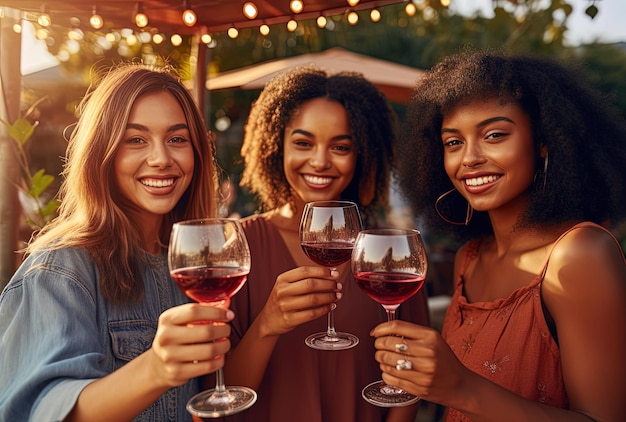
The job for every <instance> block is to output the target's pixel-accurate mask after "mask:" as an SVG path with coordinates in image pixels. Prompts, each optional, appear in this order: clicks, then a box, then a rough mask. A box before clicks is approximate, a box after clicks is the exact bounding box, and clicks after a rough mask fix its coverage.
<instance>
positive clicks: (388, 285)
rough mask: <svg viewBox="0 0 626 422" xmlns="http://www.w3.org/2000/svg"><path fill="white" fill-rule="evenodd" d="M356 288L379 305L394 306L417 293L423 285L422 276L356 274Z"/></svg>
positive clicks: (377, 273) (409, 274)
mask: <svg viewBox="0 0 626 422" xmlns="http://www.w3.org/2000/svg"><path fill="white" fill-rule="evenodd" d="M354 278H355V280H356V282H357V284H358V286H359V287H360V288H361V290H363V292H365V294H366V295H368V296H369V297H370V298H372V299H374V300H375V301H376V302H378V303H380V304H381V305H383V306H384V305H390V306H394V305H397V304H399V303H402V302H404V301H405V300H407V299H408V298H410V297H411V296H413V295H414V294H415V293H417V292H418V291H419V290H420V289H421V288H422V285H423V284H424V278H425V277H424V275H417V274H411V273H386V272H383V271H381V272H372V271H364V272H356V273H354Z"/></svg>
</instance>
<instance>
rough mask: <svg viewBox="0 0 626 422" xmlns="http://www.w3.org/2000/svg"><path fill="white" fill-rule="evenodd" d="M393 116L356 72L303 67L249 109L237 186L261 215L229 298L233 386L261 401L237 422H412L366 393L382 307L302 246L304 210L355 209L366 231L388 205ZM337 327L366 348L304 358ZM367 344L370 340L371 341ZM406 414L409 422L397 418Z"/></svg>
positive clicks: (421, 318)
mask: <svg viewBox="0 0 626 422" xmlns="http://www.w3.org/2000/svg"><path fill="white" fill-rule="evenodd" d="M395 130H396V117H395V114H394V113H393V111H392V110H391V108H390V106H389V104H388V102H387V101H386V99H385V97H384V96H383V95H382V94H381V93H380V92H379V91H378V90H377V89H376V87H374V85H372V84H371V83H370V82H368V81H367V80H366V79H364V78H363V76H362V75H361V74H358V73H338V74H328V73H326V72H325V71H323V70H321V69H318V68H315V67H301V68H297V69H295V70H292V71H290V72H286V73H284V74H281V75H279V76H277V77H276V78H275V79H273V80H272V81H271V82H270V83H268V84H267V85H266V87H265V89H264V90H263V91H262V92H261V94H260V96H259V98H258V99H257V100H256V102H255V103H254V105H253V107H252V110H251V112H250V116H249V118H248V122H247V125H246V127H245V135H244V142H243V146H242V156H243V159H244V163H245V167H244V172H243V176H242V180H241V184H242V185H243V186H244V187H247V188H249V189H250V191H251V192H252V193H254V194H256V195H257V196H258V199H259V202H260V204H261V207H262V211H264V212H263V213H262V214H257V215H253V216H250V217H247V218H245V219H244V220H243V221H242V223H243V226H244V229H245V231H246V236H247V237H248V242H249V244H250V249H251V255H252V268H251V271H250V275H249V276H248V282H247V283H246V285H245V286H244V288H243V289H242V290H241V291H240V292H239V293H238V294H237V295H236V297H234V298H233V302H232V308H233V310H234V311H235V313H236V314H237V315H238V317H237V319H236V320H235V321H233V324H232V325H233V335H232V336H231V341H233V347H234V348H233V351H232V353H231V354H230V355H229V358H228V359H227V362H228V365H227V366H226V367H225V371H226V379H227V380H228V382H229V383H234V384H243V385H247V386H250V387H253V388H254V389H256V390H257V392H258V401H257V403H256V404H255V405H254V406H253V407H252V408H250V409H249V410H247V411H246V412H244V413H242V414H240V415H236V416H235V417H233V418H234V420H250V421H270V420H271V421H278V422H280V421H293V420H294V418H297V419H298V420H301V421H311V422H313V421H315V422H321V421H324V422H332V421H337V422H339V421H341V422H344V421H359V422H370V421H372V422H373V421H382V420H385V417H386V416H387V415H389V418H388V419H387V420H392V419H391V417H392V415H393V414H394V413H395V417H398V419H393V420H398V421H400V420H405V421H411V422H412V421H413V420H414V418H415V412H416V410H417V409H416V408H417V406H412V407H405V408H395V409H393V410H391V411H389V409H384V408H377V407H375V406H372V405H369V404H367V403H366V402H365V401H364V400H363V399H362V398H361V389H362V388H363V387H364V386H365V385H366V384H369V383H370V382H372V381H375V380H376V379H378V378H379V377H380V370H379V368H378V364H377V363H376V361H375V360H374V359H373V358H372V354H373V353H374V348H373V345H372V342H371V339H370V338H369V331H370V330H371V329H372V328H373V327H374V326H375V325H376V324H378V323H379V322H380V321H381V320H382V318H383V315H382V313H381V310H380V309H381V307H380V305H378V304H377V303H375V302H374V301H372V300H371V299H369V298H368V297H367V296H365V295H364V294H363V293H362V292H360V291H359V289H358V287H357V285H356V282H355V281H354V280H353V279H352V275H351V271H350V268H349V263H346V264H343V265H341V266H339V268H338V270H337V271H332V272H331V271H330V270H329V269H328V268H324V267H320V266H317V265H314V264H313V262H312V261H311V260H309V258H307V257H306V255H305V254H304V252H303V251H302V249H301V247H300V241H299V235H298V228H299V224H300V218H301V215H302V211H303V207H304V205H305V203H307V202H310V201H316V200H337V199H342V200H350V201H353V202H356V203H357V204H358V205H359V207H360V210H361V213H362V215H363V216H364V217H365V218H364V219H365V221H366V223H365V224H366V225H371V224H373V222H374V221H375V219H376V217H377V214H378V213H379V211H380V210H384V209H385V208H386V206H387V195H388V190H389V178H390V170H391V165H392V159H393V153H392V141H393V140H394V135H395ZM340 299H341V303H340V304H339V306H337V308H336V310H335V318H336V320H337V321H340V324H341V327H342V328H343V329H345V330H347V331H349V332H350V333H354V334H356V335H357V336H358V337H359V338H360V339H361V342H360V343H359V344H358V345H356V346H355V347H353V348H351V349H348V350H341V351H320V350H314V349H311V348H309V347H308V346H307V345H306V344H305V342H304V339H305V338H306V337H307V335H309V334H310V333H312V332H319V331H325V330H326V314H327V313H328V312H329V311H330V310H331V309H334V308H335V306H336V302H338V301H339V300H340ZM426 306H427V305H426V301H425V295H424V294H420V295H418V296H417V297H415V298H414V299H413V300H412V301H411V303H410V304H408V303H407V306H403V311H405V313H403V315H402V317H403V318H406V319H407V320H410V321H413V322H415V323H421V324H428V313H427V307H426ZM368 340H369V341H368ZM400 416H403V417H404V418H400Z"/></svg>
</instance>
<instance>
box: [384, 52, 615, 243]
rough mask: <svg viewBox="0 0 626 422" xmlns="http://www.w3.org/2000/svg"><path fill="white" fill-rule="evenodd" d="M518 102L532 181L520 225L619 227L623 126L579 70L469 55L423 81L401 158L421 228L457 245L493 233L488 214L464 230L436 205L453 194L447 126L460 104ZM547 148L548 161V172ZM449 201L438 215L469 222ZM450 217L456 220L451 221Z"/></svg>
mask: <svg viewBox="0 0 626 422" xmlns="http://www.w3.org/2000/svg"><path fill="white" fill-rule="evenodd" d="M489 99H497V100H498V101H500V102H502V103H503V104H504V103H510V102H514V103H516V104H517V105H519V106H520V107H521V108H522V109H523V110H524V111H525V112H526V113H527V114H528V116H529V117H530V121H531V130H532V133H533V142H534V149H535V154H536V155H535V170H536V171H537V173H536V175H537V176H538V177H536V179H537V180H536V183H535V184H533V186H531V187H530V189H529V202H528V207H527V210H526V213H525V215H523V216H522V217H521V219H520V221H519V222H518V226H519V227H545V226H547V225H550V224H555V223H559V222H567V221H582V220H587V221H593V222H595V223H598V224H603V225H608V226H610V225H617V224H618V223H619V222H621V221H622V220H623V219H624V217H625V214H626V191H625V188H626V172H625V171H624V165H625V164H626V126H625V122H624V120H623V119H622V118H621V117H619V115H618V113H617V111H615V110H613V109H612V108H611V107H610V105H609V103H608V101H606V99H605V98H603V97H602V96H601V95H600V94H599V93H598V92H596V91H595V90H593V89H592V88H590V86H588V85H587V83H586V81H585V80H584V78H583V76H582V74H581V72H580V69H576V68H574V67H573V65H568V64H566V63H564V62H563V63H561V62H557V61H556V60H553V59H550V58H547V57H542V56H534V55H511V54H508V53H506V52H503V51H499V50H484V51H469V50H468V51H463V52H460V53H458V54H455V55H451V56H448V57H446V58H444V59H443V60H441V61H440V62H439V63H438V64H436V65H435V66H434V67H433V68H432V69H431V70H430V71H429V72H427V74H426V75H425V76H424V77H423V78H422V79H420V80H419V81H418V83H417V85H416V88H415V91H414V93H413V96H412V98H411V101H410V103H409V106H408V109H407V114H406V120H405V121H404V122H403V123H404V124H403V127H402V133H401V136H400V141H399V142H398V150H397V151H396V155H397V156H398V157H399V163H398V180H399V186H400V189H401V191H402V194H403V196H404V197H405V198H406V199H407V201H408V203H409V204H410V205H411V207H412V208H413V211H414V212H415V214H416V215H417V216H418V217H420V218H422V219H423V222H424V224H425V226H427V227H429V228H431V229H432V230H433V231H439V232H441V233H447V234H451V235H454V236H455V237H456V238H457V239H459V240H466V239H468V238H470V237H474V236H480V235H488V234H491V233H492V229H491V224H490V222H489V219H488V216H487V214H486V213H485V212H475V213H474V216H473V218H472V220H471V222H470V223H469V225H468V226H467V227H465V226H462V225H451V224H446V223H444V222H443V220H442V219H441V218H440V217H439V216H438V215H437V213H436V210H435V207H434V204H435V201H436V200H437V198H438V197H439V196H440V195H442V194H443V193H444V192H447V191H449V190H451V189H452V188H453V186H452V183H451V181H450V180H449V178H448V176H447V175H446V173H445V170H444V165H443V156H444V151H443V145H442V142H441V125H442V122H443V118H444V116H445V115H446V114H447V113H448V112H449V111H450V110H451V109H452V108H453V107H455V106H456V105H459V104H463V103H467V102H469V101H474V100H489ZM541 148H545V149H547V151H548V153H549V165H548V168H547V172H546V173H545V174H544V173H543V166H544V160H543V158H541V156H540V154H539V152H540V149H541ZM461 200H463V201H464V199H463V198H462V197H461V196H460V195H458V194H457V195H451V197H450V198H449V199H446V200H445V201H441V204H442V203H443V202H446V203H447V205H445V206H443V208H440V209H441V212H442V214H445V215H451V216H454V217H453V218H454V219H455V221H457V220H460V221H462V220H463V219H464V218H465V213H466V208H467V202H466V201H465V202H461ZM451 218H452V217H451Z"/></svg>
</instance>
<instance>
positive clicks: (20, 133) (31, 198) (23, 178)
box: [0, 107, 60, 229]
mask: <svg viewBox="0 0 626 422" xmlns="http://www.w3.org/2000/svg"><path fill="white" fill-rule="evenodd" d="M31 110H32V107H31ZM0 122H1V123H2V124H4V126H5V127H6V129H7V133H8V134H9V136H10V137H11V138H12V139H13V140H15V144H16V146H17V151H18V160H19V166H20V184H19V185H18V189H19V191H20V193H21V196H20V202H21V203H22V208H23V209H24V211H25V213H26V214H27V217H26V222H27V223H28V225H29V226H30V227H31V228H33V229H37V228H42V227H44V226H45V225H46V224H47V223H48V222H49V221H50V220H52V218H54V216H55V215H56V210H57V208H58V207H59V205H60V202H59V201H58V200H57V199H55V198H54V197H53V198H52V199H49V200H46V199H45V197H46V192H47V191H48V188H49V187H50V185H51V184H52V183H53V182H54V176H52V175H50V174H47V173H46V171H45V170H44V169H40V170H37V171H36V172H34V173H31V170H30V162H29V159H28V154H27V151H26V147H27V144H28V141H29V139H30V137H31V136H32V135H33V133H34V132H35V128H36V127H37V125H38V124H39V122H37V121H35V122H34V123H31V122H30V121H29V120H28V119H26V118H23V117H22V118H19V119H17V120H16V121H15V122H13V124H10V123H8V122H5V121H4V120H2V119H0Z"/></svg>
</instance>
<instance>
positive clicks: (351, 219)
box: [300, 201, 361, 350]
mask: <svg viewBox="0 0 626 422" xmlns="http://www.w3.org/2000/svg"><path fill="white" fill-rule="evenodd" d="M360 230H361V216H360V214H359V209H358V207H357V205H356V204H355V203H353V202H349V201H316V202H309V203H307V204H306V205H305V207H304V211H303V213H302V220H301V222H300V245H301V246H302V249H303V250H304V253H305V254H306V255H307V256H308V257H309V258H310V259H311V260H312V261H314V262H315V263H317V264H319V265H323V266H325V267H328V268H330V269H332V270H336V269H337V266H338V265H341V264H343V263H345V262H348V261H349V260H350V256H351V254H352V248H353V246H354V242H355V240H356V237H357V235H358V233H359V231H360ZM305 343H306V344H307V345H308V346H309V347H312V348H314V349H319V350H345V349H349V348H351V347H354V346H356V345H357V344H358V343H359V339H358V337H356V336H355V335H353V334H349V333H342V332H337V331H336V330H335V324H334V318H333V311H332V310H331V311H330V312H329V313H328V326H327V329H326V332H321V333H315V334H312V335H310V336H308V337H307V338H306V340H305Z"/></svg>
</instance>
